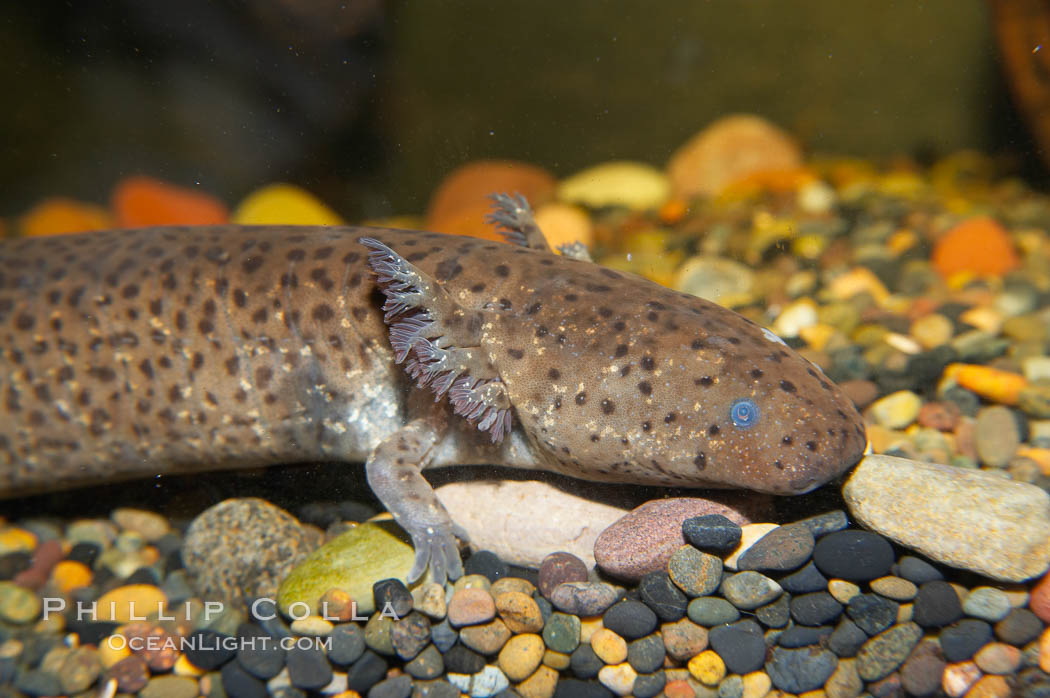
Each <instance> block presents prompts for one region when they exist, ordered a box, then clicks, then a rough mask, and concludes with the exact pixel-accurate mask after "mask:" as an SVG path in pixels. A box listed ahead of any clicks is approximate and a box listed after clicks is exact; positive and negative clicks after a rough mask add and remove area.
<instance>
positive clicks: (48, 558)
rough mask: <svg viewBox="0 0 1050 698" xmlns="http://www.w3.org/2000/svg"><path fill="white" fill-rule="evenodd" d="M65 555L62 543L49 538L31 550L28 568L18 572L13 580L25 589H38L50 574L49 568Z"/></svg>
mask: <svg viewBox="0 0 1050 698" xmlns="http://www.w3.org/2000/svg"><path fill="white" fill-rule="evenodd" d="M63 557H65V553H63V552H62V544H61V543H59V542H58V541H57V540H49V541H46V542H44V543H41V544H40V546H39V547H37V549H36V550H35V551H33V562H32V564H31V565H30V567H29V569H27V570H23V571H22V572H19V573H18V575H16V576H15V579H14V582H15V584H17V585H18V586H21V587H25V588H26V589H39V588H40V587H42V586H44V583H45V582H46V581H47V578H48V577H49V576H50V575H51V569H52V568H53V567H54V566H55V565H57V564H58V562H59V561H60V560H61V559H62V558H63Z"/></svg>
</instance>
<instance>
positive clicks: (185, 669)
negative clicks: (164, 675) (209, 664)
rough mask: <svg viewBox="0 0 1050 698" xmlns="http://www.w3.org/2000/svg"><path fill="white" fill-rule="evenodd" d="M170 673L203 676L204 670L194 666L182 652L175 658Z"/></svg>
mask: <svg viewBox="0 0 1050 698" xmlns="http://www.w3.org/2000/svg"><path fill="white" fill-rule="evenodd" d="M171 673H173V674H175V675H176V676H204V670H203V669H201V668H199V667H197V666H195V665H194V664H193V662H191V661H190V660H189V659H187V658H186V655H184V654H180V655H179V658H178V659H177V660H175V666H174V668H172V670H171Z"/></svg>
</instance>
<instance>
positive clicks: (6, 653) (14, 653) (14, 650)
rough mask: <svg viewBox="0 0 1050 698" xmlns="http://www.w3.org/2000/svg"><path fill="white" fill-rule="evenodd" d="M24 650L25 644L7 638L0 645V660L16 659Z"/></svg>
mask: <svg viewBox="0 0 1050 698" xmlns="http://www.w3.org/2000/svg"><path fill="white" fill-rule="evenodd" d="M24 649H25V644H24V643H23V642H22V641H21V640H18V639H16V638H13V637H12V638H9V639H7V640H5V641H4V642H2V643H0V659H17V658H18V657H19V656H20V655H21V654H22V651H23V650H24Z"/></svg>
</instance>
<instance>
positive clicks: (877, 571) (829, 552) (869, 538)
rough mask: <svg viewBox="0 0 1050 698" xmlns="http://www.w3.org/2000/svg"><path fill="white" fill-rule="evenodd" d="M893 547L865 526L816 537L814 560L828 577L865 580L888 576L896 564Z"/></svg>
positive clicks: (855, 580)
mask: <svg viewBox="0 0 1050 698" xmlns="http://www.w3.org/2000/svg"><path fill="white" fill-rule="evenodd" d="M893 561H894V555H893V548H892V547H891V546H890V544H889V543H888V542H887V541H886V539H885V538H883V537H882V536H880V535H878V534H875V533H871V532H870V531H862V530H855V529H851V530H846V531H838V532H836V533H829V534H828V535H826V536H824V537H823V538H821V539H820V540H819V541H817V544H816V546H815V547H814V549H813V562H814V563H816V565H817V568H818V569H819V570H820V571H821V572H822V573H824V574H826V575H828V576H829V577H839V578H842V579H846V580H849V581H853V582H866V581H870V580H872V579H877V578H879V577H882V576H885V575H886V574H887V573H888V572H889V571H890V568H891V567H892V566H893Z"/></svg>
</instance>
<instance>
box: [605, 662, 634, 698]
mask: <svg viewBox="0 0 1050 698" xmlns="http://www.w3.org/2000/svg"><path fill="white" fill-rule="evenodd" d="M637 678H638V672H636V671H635V670H634V669H633V668H632V667H631V665H630V664H628V663H626V662H624V663H623V664H617V665H615V666H603V667H602V668H601V669H600V670H599V671H598V681H600V682H601V684H602V685H603V686H605V687H606V688H608V689H609V690H610V691H612V692H613V693H615V694H616V695H618V696H628V695H631V692H632V691H633V690H634V682H635V680H636V679H637Z"/></svg>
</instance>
